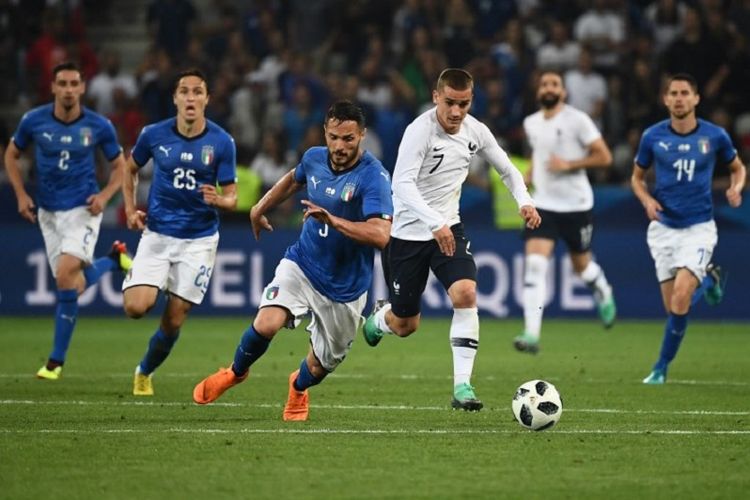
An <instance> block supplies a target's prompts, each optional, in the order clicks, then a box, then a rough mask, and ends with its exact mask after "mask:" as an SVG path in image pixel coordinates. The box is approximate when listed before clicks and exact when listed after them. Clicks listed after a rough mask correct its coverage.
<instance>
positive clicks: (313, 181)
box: [310, 175, 320, 189]
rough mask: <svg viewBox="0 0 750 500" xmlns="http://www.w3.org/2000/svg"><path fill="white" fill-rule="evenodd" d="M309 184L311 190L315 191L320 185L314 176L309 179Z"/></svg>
mask: <svg viewBox="0 0 750 500" xmlns="http://www.w3.org/2000/svg"><path fill="white" fill-rule="evenodd" d="M310 182H312V185H313V189H317V188H318V184H320V180H319V179H316V178H315V176H314V175H313V176H312V177H310Z"/></svg>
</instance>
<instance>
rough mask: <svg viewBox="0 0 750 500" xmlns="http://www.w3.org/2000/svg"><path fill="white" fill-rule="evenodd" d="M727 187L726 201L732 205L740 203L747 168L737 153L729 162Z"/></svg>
mask: <svg viewBox="0 0 750 500" xmlns="http://www.w3.org/2000/svg"><path fill="white" fill-rule="evenodd" d="M729 170H730V172H731V173H730V174H729V179H730V184H729V189H727V191H726V195H727V201H728V202H729V205H730V206H732V207H735V208H737V207H739V206H740V205H741V204H742V190H743V189H744V188H745V178H746V177H747V169H746V168H745V165H744V164H743V163H742V160H740V157H739V155H737V156H735V157H734V160H732V162H731V163H730V164H729Z"/></svg>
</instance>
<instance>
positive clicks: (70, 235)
mask: <svg viewBox="0 0 750 500" xmlns="http://www.w3.org/2000/svg"><path fill="white" fill-rule="evenodd" d="M38 216H39V227H40V228H41V230H42V237H43V238H44V246H45V247H46V249H47V261H48V262H49V267H51V268H52V275H53V276H56V273H57V259H58V258H60V255H61V254H68V255H72V256H73V257H77V258H79V259H81V260H82V261H83V262H84V263H85V264H87V265H88V264H91V261H92V260H93V259H94V247H96V241H97V240H98V239H99V227H100V226H101V224H102V214H99V215H91V212H89V210H88V208H87V207H76V208H71V209H70V210H55V211H48V210H44V209H43V208H40V209H39V212H38Z"/></svg>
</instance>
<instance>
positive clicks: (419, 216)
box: [363, 68, 540, 411]
mask: <svg viewBox="0 0 750 500" xmlns="http://www.w3.org/2000/svg"><path fill="white" fill-rule="evenodd" d="M473 88H474V80H473V78H472V76H471V74H469V73H468V72H467V71H464V70H462V69H455V68H448V69H445V70H444V71H443V72H442V73H441V74H440V76H439V78H438V80H437V85H436V89H435V90H433V92H432V101H433V102H434V103H435V107H434V108H432V109H430V110H428V111H426V112H424V113H423V114H421V115H420V116H418V117H417V118H416V119H415V120H414V121H413V122H412V123H411V124H410V125H409V126H408V127H407V129H406V131H405V132H404V136H403V138H402V139H401V146H400V147H399V150H398V157H397V160H396V166H395V170H394V174H393V205H394V210H395V215H394V222H393V228H392V230H391V241H390V243H389V244H388V246H387V247H386V249H385V251H384V252H383V256H382V257H383V268H384V271H385V277H386V280H387V282H388V286H389V303H386V302H384V301H378V303H376V306H375V308H374V309H373V313H372V314H371V315H370V316H369V317H368V318H367V321H366V323H365V325H364V329H363V333H364V337H365V340H366V341H367V343H368V344H369V345H371V346H375V345H377V344H378V342H380V340H381V339H382V338H383V335H384V333H394V334H396V335H398V336H399V337H406V336H408V335H411V334H412V333H413V332H414V331H415V330H416V329H417V328H418V327H419V320H420V305H421V304H420V302H421V297H422V293H423V292H424V288H425V285H426V283H427V277H428V274H429V271H430V269H431V270H432V272H433V273H434V274H435V276H436V277H437V278H438V280H440V282H441V283H442V285H443V287H445V289H446V290H447V292H448V296H449V297H450V300H451V303H452V304H453V320H452V322H451V327H450V334H449V337H450V343H451V348H452V350H453V399H452V402H451V404H452V406H453V408H456V409H458V408H460V409H463V410H469V411H478V410H480V409H481V408H482V406H483V405H482V402H481V401H480V400H479V399H477V397H476V394H475V392H474V388H473V387H472V385H471V374H472V371H473V367H474V358H475V357H476V353H477V347H478V345H479V315H478V313H477V294H476V288H477V285H476V280H477V268H476V264H475V262H474V258H473V256H472V254H471V251H470V249H469V244H470V242H469V240H468V239H467V238H466V236H465V234H464V227H463V224H462V223H461V218H460V217H459V213H458V202H459V198H460V197H461V185H462V184H463V182H464V180H465V179H466V176H467V174H468V170H469V163H470V162H471V159H472V158H473V157H474V155H479V156H481V157H482V158H484V159H485V160H486V161H487V162H489V163H490V164H492V165H493V166H494V167H495V168H496V169H497V171H498V172H499V173H500V175H501V176H502V179H503V182H504V183H505V185H506V186H507V187H508V189H509V190H510V192H511V193H512V195H513V197H514V198H515V200H516V202H517V203H518V206H519V207H520V214H521V216H522V217H523V219H524V220H525V221H526V226H527V227H528V228H530V229H533V228H536V227H538V226H539V223H540V217H539V214H538V213H537V211H536V209H535V208H534V204H533V201H532V199H531V197H530V196H529V194H528V191H527V190H526V186H525V185H524V182H523V177H522V176H521V173H520V172H519V171H518V170H517V169H516V167H515V166H514V165H513V164H512V163H511V162H510V160H509V159H508V155H507V154H506V153H505V152H504V151H503V150H502V149H501V148H500V146H498V144H497V141H496V140H495V138H494V136H493V135H492V133H491V132H490V130H489V128H487V126H486V125H484V124H483V123H481V122H480V121H478V120H477V119H476V118H474V117H473V116H471V115H470V114H468V112H469V108H470V107H471V101H472V98H473Z"/></svg>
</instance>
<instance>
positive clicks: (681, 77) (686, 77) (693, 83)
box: [664, 73, 698, 94]
mask: <svg viewBox="0 0 750 500" xmlns="http://www.w3.org/2000/svg"><path fill="white" fill-rule="evenodd" d="M672 82H687V83H688V85H690V88H691V89H693V92H695V93H696V94H697V93H698V81H697V80H696V79H695V77H694V76H693V75H691V74H690V73H675V74H674V75H672V76H670V77H669V78H668V79H667V86H666V87H665V88H664V92H667V91H668V90H669V86H670V85H671V84H672Z"/></svg>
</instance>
